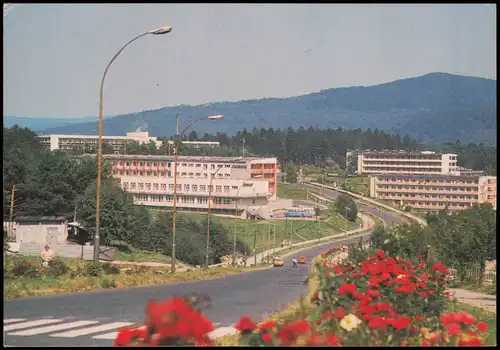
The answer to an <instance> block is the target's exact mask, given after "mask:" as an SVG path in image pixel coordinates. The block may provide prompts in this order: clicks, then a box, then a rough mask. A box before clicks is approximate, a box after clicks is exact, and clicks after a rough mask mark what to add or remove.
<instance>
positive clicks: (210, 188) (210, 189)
mask: <svg viewBox="0 0 500 350" xmlns="http://www.w3.org/2000/svg"><path fill="white" fill-rule="evenodd" d="M222 168H223V167H222V166H220V167H219V168H217V170H216V171H215V173H213V174H210V175H211V177H210V184H209V185H208V215H207V218H208V219H207V246H206V249H205V268H206V269H208V250H209V247H210V212H211V209H212V181H213V179H214V177H215V175H216V174H217V173H218V172H219V170H221V169H222Z"/></svg>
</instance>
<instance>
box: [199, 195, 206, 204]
mask: <svg viewBox="0 0 500 350" xmlns="http://www.w3.org/2000/svg"><path fill="white" fill-rule="evenodd" d="M198 203H200V204H207V203H208V198H207V197H198Z"/></svg>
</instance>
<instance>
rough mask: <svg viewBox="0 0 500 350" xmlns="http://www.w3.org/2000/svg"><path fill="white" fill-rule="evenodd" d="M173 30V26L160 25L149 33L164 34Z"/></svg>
mask: <svg viewBox="0 0 500 350" xmlns="http://www.w3.org/2000/svg"><path fill="white" fill-rule="evenodd" d="M171 31H172V27H171V26H165V27H160V28H157V29H154V30H152V31H150V32H149V34H153V35H162V34H167V33H170V32H171Z"/></svg>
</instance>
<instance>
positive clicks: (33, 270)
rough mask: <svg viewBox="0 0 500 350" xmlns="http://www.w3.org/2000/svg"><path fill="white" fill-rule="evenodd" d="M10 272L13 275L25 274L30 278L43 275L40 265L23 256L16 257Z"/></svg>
mask: <svg viewBox="0 0 500 350" xmlns="http://www.w3.org/2000/svg"><path fill="white" fill-rule="evenodd" d="M8 274H9V275H11V276H13V277H22V276H24V277H30V278H39V277H40V276H41V273H40V271H39V266H36V265H34V264H32V263H31V262H29V261H27V260H25V259H23V258H22V257H16V258H14V260H13V264H12V267H11V268H10V271H8Z"/></svg>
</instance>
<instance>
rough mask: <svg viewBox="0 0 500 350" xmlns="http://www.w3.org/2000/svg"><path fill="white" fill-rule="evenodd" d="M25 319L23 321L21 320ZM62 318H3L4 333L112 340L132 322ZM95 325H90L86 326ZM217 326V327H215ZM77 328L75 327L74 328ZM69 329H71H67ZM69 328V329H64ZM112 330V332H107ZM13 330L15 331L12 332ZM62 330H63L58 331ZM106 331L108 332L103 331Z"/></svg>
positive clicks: (217, 330)
mask: <svg viewBox="0 0 500 350" xmlns="http://www.w3.org/2000/svg"><path fill="white" fill-rule="evenodd" d="M23 321H25V322H23ZM68 321H69V320H67V319H66V320H64V319H42V320H33V321H26V319H24V318H11V319H5V320H4V324H5V325H4V334H6V335H8V336H20V337H29V336H35V335H42V334H43V335H47V336H49V337H55V338H76V337H81V336H90V337H91V338H92V339H96V340H110V341H112V340H114V339H116V336H117V335H118V330H119V329H120V328H122V327H127V326H132V325H134V323H132V322H110V323H104V324H100V325H95V324H97V323H99V321H95V320H79V321H69V322H68ZM90 325H95V326H92V327H87V326H90ZM213 325H214V328H215V330H214V331H213V332H212V333H211V334H210V336H211V337H212V338H218V337H220V336H223V335H226V334H228V333H231V330H232V329H234V328H232V327H219V326H221V323H214V324H213ZM217 327H219V328H217ZM75 328H77V329H75ZM69 329H71V330H69ZM66 330H69V331H66ZM110 330H112V332H109V331H110ZM12 331H15V332H12ZM60 331H64V332H60ZM106 331H108V333H104V334H102V333H103V332H106Z"/></svg>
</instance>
